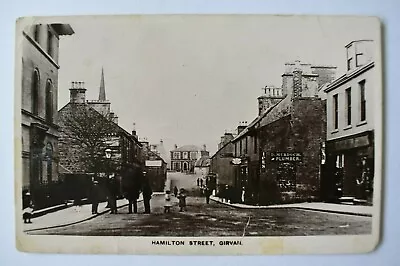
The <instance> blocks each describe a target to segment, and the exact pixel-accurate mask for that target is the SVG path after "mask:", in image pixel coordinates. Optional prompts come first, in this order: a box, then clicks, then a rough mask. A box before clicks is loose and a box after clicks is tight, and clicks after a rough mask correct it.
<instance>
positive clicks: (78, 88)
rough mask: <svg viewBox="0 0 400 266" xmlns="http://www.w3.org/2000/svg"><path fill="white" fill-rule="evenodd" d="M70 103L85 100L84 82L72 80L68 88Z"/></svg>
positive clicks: (83, 101)
mask: <svg viewBox="0 0 400 266" xmlns="http://www.w3.org/2000/svg"><path fill="white" fill-rule="evenodd" d="M69 94H70V100H69V102H70V103H85V102H86V89H85V82H83V81H72V82H71V88H70V89H69Z"/></svg>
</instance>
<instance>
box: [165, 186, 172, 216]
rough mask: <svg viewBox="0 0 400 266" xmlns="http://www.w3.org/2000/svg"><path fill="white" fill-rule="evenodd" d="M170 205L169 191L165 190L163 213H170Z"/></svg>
mask: <svg viewBox="0 0 400 266" xmlns="http://www.w3.org/2000/svg"><path fill="white" fill-rule="evenodd" d="M171 207H172V201H171V191H169V190H167V191H166V192H165V203H164V213H167V212H168V213H170V212H171Z"/></svg>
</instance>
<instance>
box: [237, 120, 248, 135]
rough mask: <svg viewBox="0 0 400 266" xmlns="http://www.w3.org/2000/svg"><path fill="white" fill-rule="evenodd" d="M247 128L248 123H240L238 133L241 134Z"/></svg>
mask: <svg viewBox="0 0 400 266" xmlns="http://www.w3.org/2000/svg"><path fill="white" fill-rule="evenodd" d="M246 127H247V121H241V122H239V126H238V127H237V133H238V134H240V132H242V131H243V130H244V129H245V128H246Z"/></svg>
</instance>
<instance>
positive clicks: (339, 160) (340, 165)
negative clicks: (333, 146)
mask: <svg viewBox="0 0 400 266" xmlns="http://www.w3.org/2000/svg"><path fill="white" fill-rule="evenodd" d="M343 167H344V154H339V155H337V156H336V168H343Z"/></svg>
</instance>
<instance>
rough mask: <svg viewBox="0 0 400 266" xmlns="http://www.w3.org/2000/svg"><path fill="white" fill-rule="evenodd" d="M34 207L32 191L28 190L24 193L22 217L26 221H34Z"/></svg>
mask: <svg viewBox="0 0 400 266" xmlns="http://www.w3.org/2000/svg"><path fill="white" fill-rule="evenodd" d="M33 207H34V206H33V203H32V198H31V193H30V192H29V191H27V192H25V193H24V194H23V195H22V218H23V219H24V223H28V224H30V223H32V221H31V219H32V215H33Z"/></svg>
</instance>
